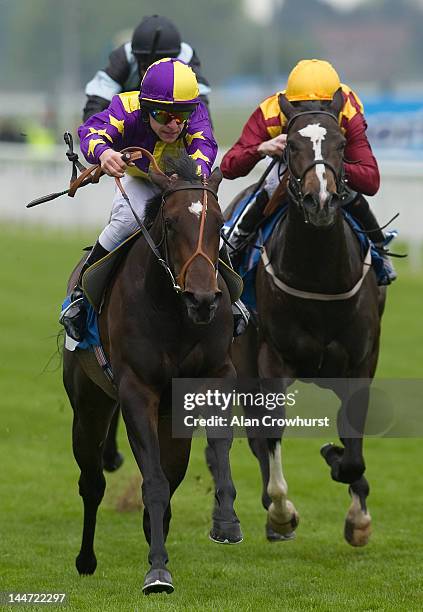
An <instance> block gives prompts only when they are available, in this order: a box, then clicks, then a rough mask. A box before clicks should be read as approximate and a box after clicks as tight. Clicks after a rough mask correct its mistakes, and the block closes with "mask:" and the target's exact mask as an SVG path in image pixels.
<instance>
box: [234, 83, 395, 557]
mask: <svg viewBox="0 0 423 612" xmlns="http://www.w3.org/2000/svg"><path fill="white" fill-rule="evenodd" d="M280 106H281V110H282V112H283V113H284V115H285V116H286V118H287V121H288V124H287V148H286V161H287V164H288V173H289V184H288V200H289V204H288V213H287V217H286V219H285V220H284V221H280V222H279V224H278V225H277V226H276V228H275V230H274V232H273V235H272V236H271V238H270V239H269V241H268V243H267V245H266V251H267V252H266V253H264V254H263V257H262V262H261V263H260V265H259V267H258V270H257V279H256V295H257V310H258V330H257V331H255V330H254V329H252V327H251V325H250V329H249V331H248V333H247V334H246V335H245V336H244V337H241V338H239V339H238V340H237V347H236V351H235V353H234V363H235V366H236V367H237V371H238V375H239V376H250V377H251V376H257V375H258V376H259V377H261V378H273V379H274V378H278V379H281V380H282V386H283V390H285V389H286V386H287V385H288V384H289V383H290V382H292V381H293V380H295V379H310V378H311V379H315V382H316V384H318V385H320V386H325V387H326V388H330V389H332V390H333V391H334V392H335V394H336V395H337V396H338V397H339V399H340V400H341V406H340V409H339V412H338V418H337V425H338V431H339V435H340V440H341V443H342V446H335V445H334V444H327V445H325V446H324V447H323V448H322V449H321V454H322V456H323V457H324V459H325V460H326V462H327V464H328V465H329V466H330V469H331V475H332V478H333V479H334V480H335V481H337V482H342V483H346V484H348V485H349V492H350V494H351V497H352V503H351V506H350V508H349V511H348V514H347V518H346V522H345V531H344V534H345V538H346V540H347V541H348V542H349V543H350V544H352V545H354V546H362V545H364V544H366V543H367V541H368V538H369V535H370V525H371V518H370V514H369V512H368V509H367V506H366V498H367V495H368V493H369V486H368V483H367V481H366V479H365V477H364V471H365V463H364V458H363V432H364V427H365V421H366V415H367V410H368V401H369V387H370V382H371V379H372V377H373V376H374V373H375V370H376V365H377V359H378V352H379V336H380V325H381V317H382V314H383V308H384V301H385V292H384V291H383V290H381V289H379V287H378V286H377V283H376V278H375V274H374V272H373V271H372V270H370V271H369V273H366V272H367V270H368V267H366V265H367V263H365V264H364V265H363V261H362V256H361V253H360V246H359V242H358V240H357V238H356V236H355V235H354V234H353V231H352V229H351V227H350V225H349V224H348V223H347V222H346V221H345V219H344V217H343V215H342V212H341V205H342V195H343V184H344V182H343V150H344V145H345V138H344V136H343V134H342V131H341V129H340V127H339V125H338V116H339V112H340V110H341V108H342V94H341V92H340V91H339V92H337V93H336V94H335V96H334V98H333V100H332V102H329V103H320V102H308V103H297V104H296V105H295V106H294V105H292V104H290V103H289V102H288V100H287V99H286V98H285V97H284V96H283V95H281V97H280ZM322 379H332V380H331V381H329V382H328V381H323V380H322ZM358 379H361V380H360V381H359V380H358ZM363 379H366V381H367V382H363ZM348 432H349V433H348ZM282 435H283V429H281V430H280V439H277V438H276V439H267V440H266V439H258V438H251V439H250V440H249V443H250V446H251V448H252V450H253V452H254V454H255V455H256V457H257V459H258V461H259V463H260V468H261V473H262V477H263V496H262V501H263V505H264V507H265V509H267V510H268V523H267V535H268V538H269V539H270V540H274V539H287V538H288V539H289V538H290V537H293V535H294V533H293V532H294V529H295V528H296V526H297V525H298V520H299V517H298V513H297V511H296V510H295V507H294V505H293V504H292V502H291V501H290V500H289V499H288V497H287V491H288V488H287V483H286V480H285V478H284V475H283V471H282V464H281V438H282ZM277 534H280V537H278V535H277Z"/></svg>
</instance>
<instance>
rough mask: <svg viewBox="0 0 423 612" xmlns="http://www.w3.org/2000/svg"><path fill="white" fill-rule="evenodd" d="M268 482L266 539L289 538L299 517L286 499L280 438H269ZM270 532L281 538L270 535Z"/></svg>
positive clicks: (286, 489) (286, 487) (286, 488)
mask: <svg viewBox="0 0 423 612" xmlns="http://www.w3.org/2000/svg"><path fill="white" fill-rule="evenodd" d="M267 443H268V453H269V482H268V485H267V494H268V495H269V498H270V499H271V503H270V505H269V508H268V514H267V525H268V529H267V538H268V540H270V541H272V540H276V539H283V540H290V539H292V538H293V537H294V530H295V529H296V528H297V527H298V523H299V520H300V517H299V515H298V512H297V511H296V509H295V506H294V504H293V503H292V502H291V501H290V500H289V499H288V485H287V483H286V480H285V477H284V475H283V469H282V453H281V440H275V439H269V440H268V441H267ZM272 532H274V533H276V534H279V535H281V536H282V538H277V537H275V536H274V537H272V535H273V534H272Z"/></svg>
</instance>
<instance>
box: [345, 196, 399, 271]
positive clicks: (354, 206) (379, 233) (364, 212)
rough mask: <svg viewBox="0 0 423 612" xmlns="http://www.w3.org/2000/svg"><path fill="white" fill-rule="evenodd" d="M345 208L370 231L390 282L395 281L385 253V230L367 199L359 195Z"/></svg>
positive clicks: (370, 236)
mask: <svg viewBox="0 0 423 612" xmlns="http://www.w3.org/2000/svg"><path fill="white" fill-rule="evenodd" d="M344 208H345V210H346V211H347V212H348V213H349V214H350V215H352V216H353V217H354V218H355V219H357V221H358V222H359V223H360V224H361V225H362V226H363V228H364V229H365V230H366V231H367V232H369V231H370V233H369V234H368V238H369V239H370V240H371V241H372V242H373V243H374V245H375V246H376V247H377V248H378V251H379V253H380V254H381V256H382V258H383V261H384V265H385V271H386V275H387V277H388V279H389V282H392V281H393V280H395V279H396V278H397V273H396V272H395V268H394V266H393V264H392V261H391V259H390V257H389V256H388V254H387V253H384V249H385V248H386V242H387V241H386V237H385V234H384V233H383V230H381V229H380V227H379V223H378V221H377V219H376V217H375V215H374V213H373V211H372V210H371V208H370V206H369V203H368V201H367V200H366V198H365V197H364V196H363V195H361V194H360V193H358V194H357V196H356V198H355V199H354V200H353V201H352V202H351V203H348V204H346V205H345V206H344Z"/></svg>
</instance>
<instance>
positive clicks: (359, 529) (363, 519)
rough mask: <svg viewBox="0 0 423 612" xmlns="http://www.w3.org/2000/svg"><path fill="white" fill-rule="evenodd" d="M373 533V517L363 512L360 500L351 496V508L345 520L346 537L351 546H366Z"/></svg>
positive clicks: (365, 511) (354, 495)
mask: <svg viewBox="0 0 423 612" xmlns="http://www.w3.org/2000/svg"><path fill="white" fill-rule="evenodd" d="M371 532H372V517H371V516H370V514H369V512H368V511H367V510H363V508H362V507H361V504H360V498H359V497H358V495H356V494H355V493H352V494H351V506H350V507H349V509H348V514H347V516H346V519H345V526H344V537H345V539H346V541H347V542H348V544H351V546H366V544H367V543H368V541H369V539H370V535H371Z"/></svg>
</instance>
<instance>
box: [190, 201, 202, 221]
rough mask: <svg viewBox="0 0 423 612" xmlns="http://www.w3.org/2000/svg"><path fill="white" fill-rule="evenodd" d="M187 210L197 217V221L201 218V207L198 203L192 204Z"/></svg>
mask: <svg viewBox="0 0 423 612" xmlns="http://www.w3.org/2000/svg"><path fill="white" fill-rule="evenodd" d="M188 210H189V212H190V213H192V214H193V215H195V216H196V217H198V219H199V218H200V216H201V213H202V211H203V205H202V204H201V202H200V201H198V202H193V203H192V204H191V205H190V206H189V207H188Z"/></svg>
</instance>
